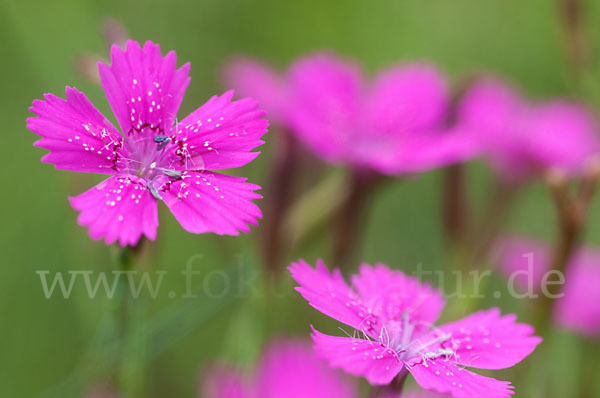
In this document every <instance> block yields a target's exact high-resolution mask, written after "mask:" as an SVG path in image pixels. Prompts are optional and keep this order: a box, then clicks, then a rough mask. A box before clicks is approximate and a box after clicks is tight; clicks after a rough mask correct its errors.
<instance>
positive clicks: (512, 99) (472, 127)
mask: <svg viewBox="0 0 600 398" xmlns="http://www.w3.org/2000/svg"><path fill="white" fill-rule="evenodd" d="M457 123H458V125H459V126H460V128H459V130H464V131H466V132H468V133H469V134H471V135H472V136H473V138H474V140H476V141H478V142H479V143H480V145H481V147H482V148H483V151H484V153H485V154H486V156H487V157H488V158H489V160H490V162H491V163H492V165H493V166H494V168H495V169H496V170H497V171H498V173H500V174H501V175H502V176H503V177H505V178H506V179H511V180H520V179H523V178H526V177H530V176H532V175H533V174H535V173H539V172H543V171H547V170H549V169H559V170H561V171H563V172H565V173H567V174H570V175H573V174H579V173H581V172H582V171H583V170H584V168H585V167H586V166H587V165H588V163H589V161H590V160H591V159H592V158H593V157H594V156H597V155H598V153H599V150H600V145H599V142H598V137H597V135H596V134H597V125H596V121H595V119H594V117H593V115H592V113H591V112H590V111H589V110H588V109H586V108H585V107H584V106H582V105H578V104H575V103H572V102H567V101H560V100H553V101H548V102H541V103H530V102H528V101H526V100H525V99H524V98H523V97H522V96H521V95H520V93H518V92H517V91H516V90H514V89H512V88H511V87H509V86H508V85H506V84H504V83H502V82H501V81H499V80H496V79H492V78H486V79H482V80H480V81H478V82H476V83H475V84H474V85H473V86H472V87H471V89H470V90H469V91H468V92H467V94H466V95H465V97H464V98H463V100H462V103H461V104H460V106H459V109H458V117H457Z"/></svg>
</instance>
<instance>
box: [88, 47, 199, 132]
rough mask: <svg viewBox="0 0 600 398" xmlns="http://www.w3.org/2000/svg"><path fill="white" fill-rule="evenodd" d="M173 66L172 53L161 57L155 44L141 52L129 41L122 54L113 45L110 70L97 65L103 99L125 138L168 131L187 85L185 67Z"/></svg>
mask: <svg viewBox="0 0 600 398" xmlns="http://www.w3.org/2000/svg"><path fill="white" fill-rule="evenodd" d="M176 64H177V57H176V55H175V52H174V51H171V52H169V53H168V54H167V55H166V56H164V57H163V56H162V55H161V52H160V46H159V45H158V44H154V43H152V42H150V41H147V42H146V44H145V45H144V47H143V48H141V47H140V45H139V43H137V42H135V41H132V40H129V41H127V49H126V50H125V51H123V50H121V49H120V48H119V47H118V46H116V45H113V47H112V50H111V66H110V67H109V66H107V65H105V64H103V63H101V62H100V63H99V64H98V66H99V69H100V78H101V80H102V87H104V92H105V93H106V98H107V99H108V102H109V103H110V106H111V108H112V110H113V112H114V113H115V116H116V117H117V120H118V121H119V125H120V126H121V130H122V131H123V132H124V133H125V135H126V136H129V135H131V134H134V131H135V132H137V133H138V134H139V133H141V134H150V133H152V134H153V135H154V134H156V132H157V131H159V132H162V133H163V134H165V133H167V132H168V131H169V130H170V128H171V126H172V124H173V121H174V120H175V116H176V115H177V111H178V110H179V105H180V104H181V100H182V99H183V95H184V94H185V90H186V88H187V86H188V84H189V82H190V78H189V77H188V72H189V69H190V65H189V63H188V64H185V65H183V66H182V67H181V68H180V69H176ZM145 127H151V128H150V129H146V128H145ZM150 138H152V137H150Z"/></svg>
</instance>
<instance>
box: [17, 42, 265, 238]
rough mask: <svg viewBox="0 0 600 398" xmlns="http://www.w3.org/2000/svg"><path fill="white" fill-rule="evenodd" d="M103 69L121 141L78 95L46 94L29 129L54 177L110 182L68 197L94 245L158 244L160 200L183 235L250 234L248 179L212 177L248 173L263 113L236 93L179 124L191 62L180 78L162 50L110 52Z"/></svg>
mask: <svg viewBox="0 0 600 398" xmlns="http://www.w3.org/2000/svg"><path fill="white" fill-rule="evenodd" d="M111 59H112V60H111V63H112V65H111V66H110V67H109V66H107V65H105V64H103V63H99V69H100V77H101V80H102V86H103V88H104V91H105V94H106V97H107V99H108V102H109V103H110V106H111V108H112V110H113V112H114V114H115V116H116V118H117V121H118V123H119V125H120V127H121V131H122V132H123V134H121V133H119V131H118V130H117V129H116V128H115V127H113V125H112V124H111V123H110V122H109V121H108V119H107V118H106V117H104V116H103V115H102V114H101V113H100V112H99V111H98V110H97V109H96V108H95V107H94V106H93V105H92V104H91V103H90V101H89V100H88V99H87V97H86V96H85V95H84V94H83V93H81V92H79V91H78V90H77V89H75V88H71V87H67V88H66V89H65V91H66V97H67V98H66V100H63V99H61V98H59V97H56V96H54V95H52V94H45V95H44V99H45V100H35V101H33V106H32V107H31V111H32V112H33V113H35V114H36V115H37V117H31V118H29V119H27V127H28V128H29V129H30V130H32V131H33V132H35V133H36V134H39V135H40V136H41V137H42V139H41V140H39V141H37V142H36V143H35V146H38V147H42V148H45V149H48V150H49V151H50V153H48V154H47V155H45V156H44V157H43V158H42V161H43V162H47V163H53V164H54V165H55V166H56V168H57V169H64V170H71V171H79V172H90V173H102V174H108V175H111V177H109V178H108V179H107V180H105V181H103V182H101V183H100V184H98V185H97V186H95V187H94V188H92V189H90V190H89V191H87V192H85V193H83V194H81V195H79V196H76V197H73V198H70V201H71V205H72V206H73V207H74V208H75V209H76V210H78V211H80V212H81V213H80V215H79V218H78V222H79V224H80V225H86V226H88V227H89V232H90V236H91V237H92V238H93V239H100V238H102V237H104V239H105V241H106V243H107V244H110V243H112V242H114V241H118V242H119V243H120V244H121V245H122V246H126V245H135V244H136V243H137V242H138V240H139V239H140V237H141V236H142V235H145V236H146V237H148V238H149V239H152V240H154V239H155V237H156V229H157V226H158V211H157V201H159V200H163V201H164V202H165V204H166V205H167V206H168V207H169V209H170V210H171V212H172V213H173V215H174V216H175V218H176V219H177V220H178V221H179V223H180V224H181V225H182V226H183V228H184V229H186V230H187V231H189V232H193V233H205V232H214V233H217V234H226V235H237V234H238V233H239V231H244V232H248V231H249V227H248V225H247V224H253V225H256V222H257V219H258V218H260V217H261V212H260V209H259V208H258V207H257V206H256V205H255V204H253V203H252V202H251V200H252V199H257V198H260V195H258V194H256V193H255V192H253V191H255V190H257V189H259V188H260V187H258V186H256V185H253V184H249V183H246V182H244V181H245V179H244V178H240V177H233V176H228V175H224V174H220V173H216V172H213V171H209V170H219V169H229V168H235V167H240V166H243V165H245V164H246V163H248V162H250V161H251V160H252V159H254V158H255V157H256V156H257V155H258V152H250V151H251V150H252V149H253V148H255V147H257V146H259V145H261V144H262V143H263V142H262V141H261V140H260V137H261V136H262V135H263V134H264V133H265V132H266V131H267V126H268V122H267V121H266V120H265V119H264V118H263V116H264V112H263V111H261V110H258V109H257V102H256V101H254V100H252V99H242V100H239V101H231V99H232V97H233V91H229V92H227V93H225V94H223V95H222V96H214V97H212V98H211V99H210V100H209V101H208V102H207V103H205V104H204V105H203V106H201V107H200V108H198V109H197V110H195V111H194V112H192V113H191V114H190V115H188V116H187V117H185V118H184V119H182V120H180V121H178V120H177V119H176V114H177V110H178V109H179V105H180V103H181V100H182V99H183V95H184V93H185V90H186V88H187V86H188V84H189V82H190V78H189V77H188V71H189V68H190V66H189V63H186V64H185V65H183V66H182V67H181V68H179V69H176V56H175V53H174V52H173V51H171V52H169V53H168V54H167V55H166V56H164V57H163V56H162V54H161V51H160V47H159V45H158V44H154V43H152V42H150V41H148V42H146V43H145V45H144V47H143V48H141V47H140V45H139V44H138V43H137V42H135V41H128V42H127V48H126V50H125V51H123V50H121V49H120V48H119V47H117V46H113V47H112V51H111Z"/></svg>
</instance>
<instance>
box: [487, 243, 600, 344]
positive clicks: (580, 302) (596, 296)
mask: <svg viewBox="0 0 600 398" xmlns="http://www.w3.org/2000/svg"><path fill="white" fill-rule="evenodd" d="M551 250H552V248H551V247H550V246H549V245H546V244H544V243H542V242H539V241H536V240H534V239H530V238H525V237H517V236H513V237H506V238H503V239H501V240H500V241H499V242H498V243H497V245H496V253H497V261H498V265H499V268H500V270H501V271H502V273H503V274H504V275H506V277H508V278H510V277H512V278H513V279H514V282H515V284H516V286H517V287H518V288H519V289H522V290H523V291H527V290H528V289H531V290H532V291H533V292H534V293H538V292H539V290H540V286H541V285H542V282H543V278H544V276H545V275H546V273H547V272H548V271H550V270H551V269H552V264H551V261H552V260H551ZM598 286H600V250H599V249H596V248H591V247H583V248H580V249H578V250H577V251H576V252H575V253H574V254H573V255H572V257H571V258H570V260H569V262H568V264H567V267H566V270H565V275H564V287H563V289H562V291H561V294H562V297H559V298H557V299H556V302H555V304H554V308H553V315H554V321H555V322H556V324H558V325H559V326H561V327H563V328H565V329H568V330H572V331H574V332H577V333H580V334H582V335H584V336H588V337H598V336H600V289H598Z"/></svg>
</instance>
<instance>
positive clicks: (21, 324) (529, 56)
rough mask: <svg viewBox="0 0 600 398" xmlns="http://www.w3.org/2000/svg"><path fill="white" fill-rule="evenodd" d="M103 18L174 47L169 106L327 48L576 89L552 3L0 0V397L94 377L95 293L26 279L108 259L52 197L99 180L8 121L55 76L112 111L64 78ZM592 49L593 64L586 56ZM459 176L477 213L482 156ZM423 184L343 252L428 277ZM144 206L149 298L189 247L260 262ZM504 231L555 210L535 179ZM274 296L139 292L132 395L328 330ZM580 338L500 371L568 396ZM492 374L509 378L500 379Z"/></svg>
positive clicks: (213, 262)
mask: <svg viewBox="0 0 600 398" xmlns="http://www.w3.org/2000/svg"><path fill="white" fill-rule="evenodd" d="M588 6H589V7H588V12H587V13H586V22H587V23H588V27H589V29H588V31H587V33H588V35H589V36H588V37H589V39H590V43H591V45H592V48H593V49H594V50H595V49H596V48H597V46H596V43H597V42H598V38H599V35H600V29H598V28H597V27H598V25H599V24H600V2H591V1H590V2H588ZM108 17H111V18H115V19H117V20H118V21H120V22H122V23H123V24H124V26H125V27H126V28H127V30H128V31H129V32H130V34H131V37H132V38H133V39H136V40H139V41H144V40H147V39H151V40H153V41H156V42H158V43H160V44H161V46H162V48H163V50H165V51H166V50H169V49H175V50H176V51H177V55H178V59H179V63H180V64H181V63H183V62H186V61H190V62H191V64H192V70H191V77H192V83H191V85H190V88H189V90H188V93H187V95H186V97H185V99H184V102H183V105H182V107H181V111H180V115H183V114H186V113H187V112H189V111H191V110H193V109H194V108H195V107H197V106H199V105H200V104H201V103H203V102H204V101H205V100H206V99H207V98H208V97H209V96H211V95H213V94H214V93H216V92H221V91H223V89H224V88H223V87H222V85H221V83H220V79H219V71H220V68H221V66H222V65H223V63H224V61H225V60H226V59H227V57H228V56H230V55H232V54H238V53H242V54H249V55H253V56H257V57H260V58H262V59H265V60H266V61H268V62H271V63H273V64H275V65H278V66H280V67H284V66H285V65H287V64H288V63H289V62H290V61H291V60H292V59H293V58H295V57H297V56H299V55H301V54H303V53H305V52H308V51H312V50H317V49H333V50H335V51H338V52H340V53H342V54H346V55H349V56H353V57H356V58H358V59H359V60H361V61H362V62H363V63H364V64H365V65H366V67H367V68H368V70H369V71H375V70H376V69H378V68H382V67H385V66H389V65H391V64H393V63H395V62H398V61H402V60H409V59H430V60H433V61H435V62H437V63H438V64H439V65H440V66H441V67H442V68H444V69H445V70H446V71H447V73H448V75H449V76H450V77H451V78H454V79H459V78H461V77H463V76H465V75H468V74H469V73H471V72H473V71H478V70H488V71H491V72H493V73H498V74H500V75H502V76H505V77H506V78H507V79H508V80H509V81H512V82H514V83H516V84H518V85H520V86H521V87H522V88H523V89H524V90H525V91H526V92H527V93H528V94H530V95H532V96H534V97H543V96H557V95H558V96H576V95H577V93H578V91H579V90H578V89H577V87H576V85H575V84H574V82H573V80H572V79H571V78H570V77H569V69H568V65H567V63H566V62H565V57H564V54H563V40H564V37H563V35H562V33H561V27H560V20H559V15H558V8H557V2H556V1H548V0H529V1H522V0H488V1H481V0H453V1H448V0H430V1H427V2H424V1H421V0H404V1H400V0H382V1H372V2H369V1H361V0H345V1H341V0H339V1H320V0H304V1H297V2H293V1H280V0H261V1H249V0H246V1H244V0H229V1H220V0H200V1H183V0H171V1H168V2H167V1H156V0H154V1H142V0H119V1H94V0H87V1H85V0H81V1H78V0H57V1H54V0H48V1H28V0H4V1H3V2H1V3H0V43H1V45H2V46H1V49H2V62H1V63H0V76H1V79H0V84H1V92H0V121H1V122H2V132H1V134H2V143H0V153H1V157H0V159H2V162H3V163H4V164H8V168H7V169H5V172H4V173H3V175H4V177H3V181H2V186H3V190H2V199H1V201H2V202H1V204H0V211H1V212H2V214H1V218H0V220H1V224H2V229H1V236H0V242H2V246H1V247H2V256H1V257H0V258H1V259H2V268H1V269H2V271H1V274H0V275H1V276H0V319H1V322H2V327H1V328H0V352H1V353H2V356H1V358H2V359H1V361H0V396H3V397H33V396H42V395H40V394H43V393H44V392H49V393H50V394H49V395H46V396H57V397H59V396H60V397H69V396H78V395H80V394H82V393H83V392H85V390H86V389H87V388H89V387H91V385H92V384H93V383H94V382H95V381H98V380H96V379H98V378H100V380H101V371H100V370H98V369H97V368H96V367H94V364H93V361H94V359H93V358H91V357H90V355H88V354H86V352H89V350H90V346H91V345H92V343H93V342H94V341H96V340H97V339H98V338H99V337H98V334H100V335H101V334H102V330H103V329H102V328H103V327H105V326H106V324H105V318H106V314H107V311H108V310H109V305H108V304H107V300H104V299H101V298H97V299H95V300H90V299H88V298H87V297H86V295H85V292H84V291H83V289H79V290H78V289H77V288H76V289H75V291H74V294H73V297H72V298H71V299H67V300H65V299H63V298H58V297H55V298H52V299H50V300H46V299H45V298H44V296H43V292H42V289H41V286H40V280H39V277H38V275H36V273H35V271H36V270H50V271H52V272H54V271H63V272H66V271H68V270H90V269H92V270H96V271H101V270H109V269H111V267H112V261H111V255H110V250H109V248H107V247H105V245H104V244H103V243H101V242H93V241H91V240H89V239H88V236H87V231H86V230H85V229H84V228H81V227H79V226H77V224H76V213H75V212H74V211H73V210H72V209H71V208H70V206H69V204H68V201H67V196H69V195H76V194H79V193H80V192H82V191H84V190H86V189H88V188H89V187H91V186H92V185H93V184H95V183H96V182H97V181H99V178H98V177H97V176H92V175H82V174H75V173H69V172H63V171H55V170H54V169H53V167H52V166H50V165H46V164H41V163H40V162H39V159H40V157H41V156H42V154H43V151H42V150H40V149H37V148H34V147H32V145H31V144H32V143H33V142H34V141H35V139H36V137H35V136H34V135H33V134H32V133H31V132H29V131H27V130H26V128H25V118H26V117H28V116H29V112H28V110H27V108H28V107H29V105H30V103H31V101H32V100H33V99H35V98H40V97H41V96H42V94H43V93H46V92H52V93H55V94H57V95H61V96H62V95H63V94H64V86H65V85H71V86H76V87H78V88H79V89H81V90H83V91H84V92H85V93H86V94H87V95H88V97H89V98H90V100H91V101H92V102H93V103H94V104H95V105H96V106H97V107H98V108H99V109H100V110H101V111H102V112H103V113H104V114H105V115H107V116H109V115H110V116H109V118H111V119H113V120H114V118H113V117H112V114H111V112H110V109H109V107H108V104H107V102H106V100H105V98H104V95H103V92H102V89H101V88H100V87H99V86H97V85H94V84H93V83H91V82H88V81H86V80H85V79H84V78H83V77H82V76H81V75H80V74H78V73H76V70H75V61H76V59H77V56H79V55H81V54H86V53H97V54H103V55H106V54H107V48H106V45H105V43H104V41H103V38H102V35H101V33H100V31H101V25H102V23H103V21H104V20H105V19H106V18H108ZM592 56H593V58H597V57H596V56H595V54H594V53H593V52H592ZM598 72H600V70H599V71H598ZM593 74H594V75H596V74H597V73H596V72H594V73H593ZM271 134H276V131H275V130H272V132H271ZM267 141H269V139H268V138H267ZM269 154H270V148H269V143H268V142H267V144H266V145H265V147H264V148H263V155H261V156H260V157H259V158H258V160H257V161H255V162H254V163H253V164H251V165H249V166H247V167H245V168H244V169H243V170H242V171H241V173H243V174H244V175H248V176H249V177H250V178H251V181H252V182H255V183H258V184H264V183H265V182H266V176H267V175H268V164H269ZM468 172H469V177H470V181H469V183H470V191H471V192H470V193H471V196H472V197H473V198H474V203H473V208H474V210H475V211H478V210H481V208H482V206H483V203H485V201H486V200H487V198H488V195H489V192H490V189H489V187H490V185H489V184H490V182H489V177H490V175H489V174H490V173H489V171H488V170H487V169H486V168H485V166H483V165H481V164H474V165H470V166H469V168H468ZM440 182H441V173H440V172H433V173H429V174H427V175H424V176H422V177H420V178H418V179H415V180H409V181H404V182H397V183H393V184H389V185H388V186H386V187H385V188H383V189H381V190H380V191H379V192H378V194H377V195H376V196H375V198H374V200H373V202H372V203H371V206H370V209H369V212H368V215H369V217H368V220H367V223H366V225H365V231H364V236H363V240H362V242H361V244H360V252H361V255H360V259H361V260H364V261H369V262H375V261H382V262H386V263H387V264H389V265H391V266H393V267H397V268H401V269H404V270H407V271H410V270H411V269H413V268H414V266H415V265H416V264H418V263H423V264H424V266H425V267H427V268H429V269H441V268H443V267H444V266H445V265H447V264H448V263H449V255H448V251H447V250H446V247H445V244H444V239H443V236H442V230H441V222H440V217H441V213H440V209H441V184H440ZM160 216H161V218H160V222H161V225H160V229H159V234H158V240H157V242H156V243H155V244H154V245H153V249H152V255H151V256H148V257H147V263H148V264H151V266H152V267H154V269H160V270H166V271H168V272H169V275H168V276H167V277H166V278H165V281H164V286H163V287H162V288H161V289H162V291H164V292H168V291H170V290H174V291H177V292H178V293H179V292H182V291H183V289H184V287H183V285H182V283H183V282H182V279H181V277H180V274H179V273H180V272H181V271H182V270H183V269H184V268H185V265H186V262H187V261H188V260H189V259H190V258H192V257H193V256H194V255H197V254H202V255H203V256H204V257H203V259H201V260H198V261H197V262H195V263H194V267H195V268H197V269H199V270H201V271H202V272H204V273H206V272H209V271H210V270H215V269H221V268H223V269H226V268H227V267H228V266H232V264H233V265H235V264H237V259H236V257H235V255H236V254H240V253H241V254H242V255H243V263H244V266H245V267H246V269H247V270H249V272H253V271H254V272H255V271H256V270H258V269H259V268H260V260H259V253H258V251H257V249H256V247H257V237H256V234H257V230H256V229H255V230H254V233H253V234H250V235H247V236H242V237H216V236H211V235H201V236H194V235H190V234H187V233H186V232H185V231H183V229H181V228H180V227H179V225H178V224H177V222H176V221H175V220H174V218H173V217H172V216H171V215H170V214H169V213H168V211H166V209H164V208H161V214H160ZM598 217H599V214H598V206H594V211H593V212H592V214H591V217H590V228H589V233H588V235H587V241H588V242H589V243H591V244H595V243H598V242H599V241H600V223H598V222H597V220H598ZM507 228H508V229H509V230H511V231H516V232H522V233H526V234H531V235H535V236H538V237H541V238H543V239H553V238H554V233H555V218H554V212H553V209H552V203H551V200H550V198H549V197H548V195H547V192H546V189H545V187H544V186H542V185H541V184H540V185H534V186H532V187H529V188H528V189H527V190H526V191H525V192H524V193H523V195H521V197H520V198H519V201H518V202H517V206H516V208H515V209H514V212H513V213H512V214H511V215H510V217H509V219H508V220H507ZM328 243H329V241H328V239H315V240H314V241H311V242H310V243H309V244H307V245H305V246H304V247H303V249H302V251H301V252H295V253H290V254H289V256H288V258H287V259H286V261H287V260H292V259H294V258H295V257H297V256H302V257H304V258H306V259H307V260H309V261H311V262H312V261H314V260H315V259H316V258H317V257H320V256H325V257H327V255H328V254H329V245H328ZM282 266H283V264H282ZM227 269H229V268H227ZM496 282H497V281H496ZM279 289H280V290H281V291H289V292H290V293H289V294H288V295H286V296H285V297H283V298H281V299H278V300H267V299H260V298H245V299H243V298H242V299H240V298H236V297H228V298H224V299H215V300H212V301H211V300H209V299H206V298H205V297H202V296H201V297H199V298H198V299H195V300H183V301H181V302H178V300H173V299H170V298H169V297H167V295H166V294H161V295H159V297H158V299H156V300H151V301H148V302H147V306H148V308H147V313H148V314H147V317H148V319H151V320H152V321H151V322H163V321H161V320H164V319H165V317H167V318H168V317H169V316H172V317H173V319H171V320H164V322H165V323H164V325H166V326H165V329H164V330H163V329H161V330H162V332H161V333H160V334H158V335H156V336H154V337H152V338H150V339H149V346H148V348H147V356H146V357H147V359H148V363H147V369H146V370H147V375H146V378H145V379H144V384H145V386H146V387H145V396H148V397H164V396H178V397H179V396H182V397H183V396H194V395H195V391H196V388H197V383H198V377H199V372H200V371H201V370H202V369H203V367H205V366H207V365H209V364H211V363H212V362H213V361H215V360H222V359H225V360H231V361H235V362H239V363H246V364H247V363H249V362H251V361H252V360H253V359H254V357H255V356H256V354H257V352H258V350H259V349H260V344H261V342H262V340H263V339H264V338H266V337H268V336H270V335H272V334H278V333H291V334H295V335H301V336H306V335H307V334H308V332H309V328H308V325H309V324H310V323H318V324H320V325H324V324H326V323H327V322H328V321H327V320H326V319H325V317H324V316H321V315H320V314H317V313H316V311H311V310H310V309H309V308H308V306H307V305H306V304H305V303H304V302H302V301H301V300H299V298H298V297H297V296H296V295H295V294H292V293H291V285H290V283H289V282H288V283H284V284H283V286H280V287H279ZM286 289H287V290H286ZM485 305H490V306H491V305H499V306H501V307H503V309H505V310H507V311H508V310H511V311H517V312H519V313H521V314H523V313H525V314H526V313H527V308H526V307H525V308H523V306H521V305H520V303H517V302H515V301H514V300H513V299H509V298H503V299H501V300H495V299H490V300H486V302H485ZM178 311H179V312H178ZM173 314H175V315H173ZM177 314H181V316H177ZM257 314H259V315H257ZM260 314H262V315H260ZM298 314H301V316H299V315H298ZM329 324H330V325H334V323H329ZM331 329H332V330H333V326H332V327H331ZM95 339H96V340H95ZM100 339H101V338H100ZM153 339H154V340H153ZM585 344H587V343H585V342H582V341H581V340H578V339H577V338H576V337H574V336H572V335H568V334H566V333H555V334H554V335H553V336H552V337H551V338H550V339H548V341H547V342H546V345H547V346H548V345H550V346H551V349H550V354H547V355H546V356H544V357H543V358H552V360H548V361H546V362H545V363H543V364H542V365H543V367H541V368H538V369H540V371H539V372H538V373H533V376H532V374H529V373H528V376H521V377H517V378H516V380H515V384H516V388H517V392H518V393H517V396H536V395H535V394H536V391H539V388H538V386H539V385H541V384H543V385H544V388H545V390H544V391H546V392H547V394H546V395H545V396H546V397H549V396H555V397H567V396H575V395H572V393H573V391H574V389H575V388H576V386H577V384H576V383H577V382H578V379H577V377H578V374H579V372H580V371H581V370H582V367H584V366H585V365H582V358H581V353H582V352H583V351H585V350H586V348H585V347H586V346H585ZM101 351H102V350H101ZM540 355H541V354H540ZM534 356H535V355H534ZM596 359H600V358H596ZM535 360H536V359H535V358H529V359H527V360H526V361H525V362H524V363H523V365H520V366H523V369H527V364H528V363H529V362H530V361H535ZM82 374H85V375H88V376H89V374H92V375H94V374H95V375H96V377H94V376H92V377H91V378H89V379H88V376H82ZM494 374H495V375H497V376H498V377H503V376H504V377H513V376H514V374H515V373H514V372H511V371H505V372H495V373H494ZM508 375H511V376H508ZM90 383H91V384H90ZM52 394H54V395H52ZM548 394H553V395H548Z"/></svg>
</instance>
